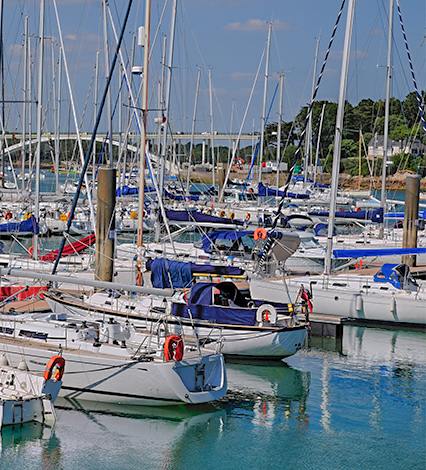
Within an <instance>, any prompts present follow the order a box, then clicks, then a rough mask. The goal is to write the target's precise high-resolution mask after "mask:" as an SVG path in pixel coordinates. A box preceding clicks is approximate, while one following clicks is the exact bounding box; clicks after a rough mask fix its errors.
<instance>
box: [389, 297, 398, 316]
mask: <svg viewBox="0 0 426 470" xmlns="http://www.w3.org/2000/svg"><path fill="white" fill-rule="evenodd" d="M389 310H390V313H392V315H393V314H394V313H395V310H396V299H395V295H393V294H392V297H391V300H390V305H389Z"/></svg>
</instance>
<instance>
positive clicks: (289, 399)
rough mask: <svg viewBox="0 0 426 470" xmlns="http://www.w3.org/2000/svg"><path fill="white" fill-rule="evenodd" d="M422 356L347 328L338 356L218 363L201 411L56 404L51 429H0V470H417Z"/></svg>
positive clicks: (305, 353) (425, 363)
mask: <svg viewBox="0 0 426 470" xmlns="http://www.w3.org/2000/svg"><path fill="white" fill-rule="evenodd" d="M425 353H426V335H425V334H424V333H419V332H410V331H396V330H385V329H377V328H361V327H353V326H351V327H346V326H345V327H344V335H343V339H342V352H339V351H338V350H335V349H334V348H333V347H332V345H330V344H328V345H327V347H326V348H319V347H312V348H311V349H307V348H306V349H304V350H302V351H299V353H298V354H296V355H294V356H292V357H289V358H287V359H286V363H280V364H278V365H276V364H273V365H271V364H261V365H253V364H243V363H236V364H235V363H227V371H228V383H229V393H228V395H227V396H226V397H225V398H223V399H222V400H218V401H217V402H215V403H213V404H211V405H203V406H199V407H184V406H182V407H171V408H151V407H123V406H121V405H116V406H111V405H109V404H102V403H84V402H80V401H65V400H58V401H57V403H56V408H57V413H58V420H57V423H56V427H55V428H54V429H46V428H43V427H42V426H41V425H33V424H32V423H29V426H22V427H19V429H7V428H6V429H5V430H4V431H3V433H2V436H1V437H2V441H1V442H2V448H1V460H0V469H1V470H3V469H4V470H6V469H7V470H15V469H20V470H22V468H27V469H30V468H43V469H44V470H48V469H49V470H50V469H55V470H56V469H58V468H59V469H61V468H64V469H65V468H67V469H68V468H78V469H82V470H89V469H92V468H102V469H103V470H116V469H117V468H120V469H121V468H125V469H138V470H140V469H150V470H151V469H183V468H185V469H199V468H206V469H207V468H221V469H225V470H228V469H229V470H237V469H239V468H253V466H254V465H255V466H256V467H261V468H299V466H300V465H301V462H302V467H303V468H328V469H332V470H337V469H339V470H340V469H341V468H359V469H362V470H364V469H365V470H366V469H370V468H393V469H405V468H424V455H425V452H426V451H425V447H426V435H425V434H426V432H425V430H426V423H425V403H426V400H425V398H426V397H425V390H426V354H425ZM287 443H291V445H288V444H287ZM306 449H309V451H308V452H307V451H306ZM325 458H326V459H327V460H325ZM254 462H255V463H256V464H254Z"/></svg>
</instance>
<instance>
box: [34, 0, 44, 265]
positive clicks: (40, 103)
mask: <svg viewBox="0 0 426 470" xmlns="http://www.w3.org/2000/svg"><path fill="white" fill-rule="evenodd" d="M43 58H44V0H41V2H40V33H39V49H38V67H39V68H38V93H37V149H36V174H35V177H36V181H35V209H34V212H35V217H36V220H37V222H38V221H39V213H40V206H39V200H40V159H41V126H42V113H43ZM33 246H34V252H33V253H34V254H33V256H34V259H38V235H37V234H35V235H34V243H33Z"/></svg>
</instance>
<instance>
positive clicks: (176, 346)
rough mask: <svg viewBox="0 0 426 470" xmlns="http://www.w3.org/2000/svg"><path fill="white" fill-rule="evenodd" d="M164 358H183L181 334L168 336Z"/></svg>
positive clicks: (169, 359) (177, 359)
mask: <svg viewBox="0 0 426 470" xmlns="http://www.w3.org/2000/svg"><path fill="white" fill-rule="evenodd" d="M164 358H165V359H166V361H172V360H175V361H181V360H182V358H183V339H182V338H181V337H180V336H174V335H171V336H168V337H167V338H166V342H165V343H164Z"/></svg>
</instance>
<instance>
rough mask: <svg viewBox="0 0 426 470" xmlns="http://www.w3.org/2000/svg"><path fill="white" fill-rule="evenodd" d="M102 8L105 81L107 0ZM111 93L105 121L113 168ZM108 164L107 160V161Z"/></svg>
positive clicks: (106, 62) (107, 67)
mask: <svg viewBox="0 0 426 470" xmlns="http://www.w3.org/2000/svg"><path fill="white" fill-rule="evenodd" d="M102 8H103V27H104V49H105V51H104V52H105V71H106V74H105V75H106V80H108V78H109V77H108V73H109V46H108V25H107V0H103V2H102ZM111 115H112V112H111V91H110V89H109V88H108V100H107V119H108V142H109V164H110V166H111V168H112V167H113V148H112V120H111ZM107 162H108V159H107Z"/></svg>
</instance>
